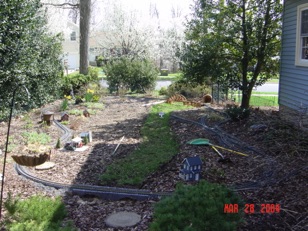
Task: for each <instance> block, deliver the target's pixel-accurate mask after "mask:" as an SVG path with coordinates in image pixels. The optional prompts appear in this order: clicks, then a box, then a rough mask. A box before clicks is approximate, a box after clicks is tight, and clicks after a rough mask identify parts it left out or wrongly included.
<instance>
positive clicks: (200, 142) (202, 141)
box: [187, 138, 248, 162]
mask: <svg viewBox="0 0 308 231" xmlns="http://www.w3.org/2000/svg"><path fill="white" fill-rule="evenodd" d="M187 143H188V144H192V145H204V146H210V147H211V148H212V149H213V150H214V151H215V152H216V153H217V154H218V155H219V156H220V157H221V159H220V160H219V161H222V162H227V161H230V159H229V158H225V157H224V156H223V155H222V154H221V153H220V152H219V151H218V150H217V149H222V150H225V151H228V152H231V153H234V154H238V155H241V156H248V155H247V154H244V153H242V152H237V151H234V150H232V149H228V148H224V147H221V146H218V145H214V144H212V143H210V140H209V139H204V138H198V139H193V140H190V141H188V142H187Z"/></svg>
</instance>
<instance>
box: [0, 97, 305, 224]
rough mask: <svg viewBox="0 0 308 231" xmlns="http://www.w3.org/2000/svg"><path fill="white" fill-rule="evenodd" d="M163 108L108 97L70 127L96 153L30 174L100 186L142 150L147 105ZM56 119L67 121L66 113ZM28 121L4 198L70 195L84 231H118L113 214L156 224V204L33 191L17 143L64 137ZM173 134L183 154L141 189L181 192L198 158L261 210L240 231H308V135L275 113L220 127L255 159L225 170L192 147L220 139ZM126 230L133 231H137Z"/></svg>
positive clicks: (35, 118)
mask: <svg viewBox="0 0 308 231" xmlns="http://www.w3.org/2000/svg"><path fill="white" fill-rule="evenodd" d="M156 101H158V100H157V99H150V98H148V99H145V98H124V97H121V98H120V97H114V96H107V97H105V98H104V99H103V104H104V108H96V109H95V108H93V109H92V110H93V111H92V112H93V113H92V114H91V116H90V117H87V118H85V117H82V116H78V115H70V123H69V124H67V125H65V126H67V127H72V126H73V127H72V128H74V129H75V130H74V134H75V135H78V134H79V133H80V132H83V131H92V132H93V142H91V143H89V144H87V146H88V147H89V148H88V149H87V150H85V151H83V152H73V151H64V150H57V151H55V152H54V153H53V154H52V156H51V161H53V162H55V164H56V165H55V167H54V168H52V169H49V170H45V171H38V170H35V169H34V168H29V171H30V172H31V173H32V174H33V175H36V176H38V177H41V178H44V179H48V180H51V181H55V182H59V183H67V184H69V183H74V184H92V185H97V184H100V181H99V176H100V175H101V174H103V173H104V171H105V169H106V167H107V166H108V165H109V164H111V163H112V162H113V161H114V160H116V159H121V158H125V157H126V156H127V155H129V154H130V153H132V152H133V151H134V150H136V149H137V148H138V147H139V144H140V143H141V142H142V139H141V136H140V128H141V126H142V124H143V122H144V121H145V119H146V117H147V115H148V112H149V106H144V105H145V104H148V103H153V102H156ZM60 103H61V102H56V103H54V104H53V105H48V106H47V107H46V108H48V109H50V110H54V111H56V110H58V108H59V105H60ZM71 109H75V110H80V111H82V110H84V109H85V106H72V108H71ZM217 109H219V110H220V108H217ZM76 114H78V113H76ZM173 115H175V116H178V117H182V118H186V119H189V120H194V121H200V118H202V117H204V116H207V119H206V120H205V122H206V124H207V125H209V126H210V127H214V126H215V125H217V123H218V122H221V121H223V120H224V118H223V116H222V115H221V114H220V113H217V112H213V111H211V110H208V109H204V108H202V109H187V110H185V111H180V112H174V113H173ZM57 116H59V117H60V113H59V114H58V115H57ZM157 116H159V115H157ZM29 118H31V121H32V122H33V123H30V121H29V119H24V117H23V118H15V119H14V120H13V121H12V129H11V135H12V136H13V137H14V139H15V143H16V147H13V148H14V149H13V150H12V152H11V153H9V155H8V157H9V158H8V164H7V172H6V175H5V182H6V184H5V195H4V198H6V197H7V192H9V191H10V192H11V193H12V194H13V196H17V195H20V196H21V197H22V198H27V197H29V196H30V195H33V194H45V195H49V196H55V195H63V196H64V202H65V204H66V206H67V208H68V211H69V217H68V218H69V219H72V220H73V221H74V223H75V225H76V226H77V227H78V228H80V230H114V229H112V228H108V227H107V226H106V224H105V223H104V219H106V217H107V216H108V215H110V214H111V213H113V212H119V211H129V212H136V213H138V214H139V215H141V222H140V223H139V224H138V226H137V227H136V229H135V230H147V227H148V225H149V223H150V222H151V220H152V215H153V204H154V201H145V202H140V201H132V200H123V201H113V202H112V201H104V200H101V199H97V198H80V197H79V196H74V195H71V194H64V192H63V191H61V190H55V189H52V188H47V187H43V186H41V185H37V184H34V183H32V182H29V181H27V180H25V179H24V178H22V177H20V176H18V175H17V174H16V172H15V171H14V168H13V163H14V162H13V160H12V159H11V158H10V156H11V155H12V154H13V153H14V152H21V151H22V148H23V147H18V145H17V144H18V139H21V137H20V136H19V134H20V133H21V132H23V131H26V130H31V131H38V129H41V130H39V131H42V132H44V131H46V132H47V133H48V134H49V135H50V137H51V140H53V141H54V143H56V140H57V139H58V138H59V136H60V135H61V134H60V133H59V131H58V130H57V129H54V128H55V126H51V127H49V128H47V127H46V126H42V125H41V124H39V123H38V122H39V121H40V112H39V111H37V112H33V113H30V114H29ZM27 124H28V125H27ZM256 124H264V125H266V129H264V130H262V131H254V130H252V129H251V126H252V125H256ZM26 125H27V126H26ZM6 126H7V124H6V123H2V124H1V127H0V136H1V147H4V142H5V136H6V129H7V127H6ZM170 126H171V130H172V132H173V134H175V137H176V140H177V141H178V143H179V145H180V147H179V148H180V151H179V153H178V154H177V155H176V156H175V157H174V158H172V159H171V160H170V162H168V163H166V164H164V165H162V166H161V168H160V169H159V170H158V171H156V172H154V173H153V174H152V175H150V176H149V177H148V178H147V179H146V180H145V181H144V182H143V185H142V187H141V188H142V189H150V190H152V191H172V190H174V188H175V186H176V184H177V183H178V182H181V181H182V180H181V179H180V178H179V176H178V175H179V168H180V165H181V163H182V161H183V159H184V158H185V157H188V156H194V155H199V156H200V157H201V159H202V161H203V172H202V178H203V179H206V180H208V181H209V182H216V183H222V184H227V185H229V186H230V187H238V189H241V190H239V191H238V192H239V194H240V195H241V196H242V198H243V199H244V201H245V203H247V204H253V205H254V206H255V213H252V214H244V223H243V225H242V227H241V228H240V230H291V229H293V230H304V225H305V223H306V224H307V218H306V217H307V208H306V198H307V197H308V195H307V190H306V181H307V177H306V171H307V170H306V169H304V167H305V163H307V146H308V144H307V142H306V140H307V137H308V136H307V134H305V133H303V132H299V131H297V130H294V129H296V128H294V127H292V126H291V125H287V124H286V123H285V122H283V121H281V120H280V119H279V117H278V116H276V115H272V113H271V110H267V111H263V110H254V111H253V113H252V115H251V117H250V119H249V120H245V121H241V122H237V123H231V122H228V123H224V124H221V125H220V129H221V131H226V133H227V134H231V135H233V136H234V137H237V138H238V139H239V140H241V141H245V143H246V144H247V146H249V147H250V148H247V146H245V145H244V144H243V145H244V146H241V147H237V146H236V145H235V146H234V147H232V146H231V148H233V149H234V150H237V151H240V152H244V153H246V154H248V155H249V157H245V156H241V155H237V154H232V153H229V152H225V151H223V152H222V153H223V155H224V156H225V157H229V158H230V160H231V162H227V163H223V162H220V161H218V160H219V156H218V155H217V154H216V153H215V152H214V151H213V149H211V148H210V147H209V146H193V145H189V144H187V142H188V141H189V140H192V139H196V138H207V139H209V140H210V141H211V143H214V144H217V145H222V144H221V143H220V139H219V137H218V136H217V135H215V134H213V133H211V132H209V130H206V129H204V128H202V127H200V126H196V125H192V124H190V123H188V122H183V121H180V120H177V119H175V118H174V117H171V119H170ZM296 135H297V138H296V137H295V136H296ZM119 143H120V145H119V147H118V148H117V149H116V147H117V145H118V144H119ZM115 150H116V152H114V151H115ZM254 150H256V151H254ZM297 150H298V151H297ZM3 152H4V150H3V149H2V153H3ZM2 156H3V155H2ZM2 162H3V161H2ZM129 187H132V186H129ZM245 187H246V188H245ZM252 187H255V188H252ZM262 204H279V205H280V207H281V209H280V212H279V213H263V214H262V213H261V210H260V209H261V206H262ZM222 209H223V208H222ZM241 209H242V210H244V209H245V208H241ZM121 230H132V228H127V229H125V228H124V229H121Z"/></svg>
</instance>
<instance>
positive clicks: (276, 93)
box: [252, 91, 278, 95]
mask: <svg viewBox="0 0 308 231" xmlns="http://www.w3.org/2000/svg"><path fill="white" fill-rule="evenodd" d="M252 95H278V92H267V91H264V92H260V91H253V92H252Z"/></svg>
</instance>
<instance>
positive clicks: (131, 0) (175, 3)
mask: <svg viewBox="0 0 308 231" xmlns="http://www.w3.org/2000/svg"><path fill="white" fill-rule="evenodd" d="M96 1H97V2H98V4H99V7H103V4H106V1H107V2H108V0H96ZM110 1H111V2H115V1H117V2H121V3H122V5H123V6H124V7H125V9H127V10H128V11H130V10H133V11H135V10H136V11H138V12H142V14H143V15H146V16H148V15H149V11H150V10H149V9H150V4H152V5H156V8H157V10H158V13H159V18H160V21H161V22H168V21H169V20H170V18H171V8H172V7H174V8H175V9H177V8H178V9H180V10H181V12H182V17H181V18H182V19H183V21H184V19H185V16H186V15H188V14H189V13H190V5H191V4H192V3H193V0H110ZM146 18H147V17H144V19H145V20H148V19H146Z"/></svg>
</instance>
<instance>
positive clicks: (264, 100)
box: [250, 96, 278, 107]
mask: <svg viewBox="0 0 308 231" xmlns="http://www.w3.org/2000/svg"><path fill="white" fill-rule="evenodd" d="M250 105H251V106H257V107H258V106H278V96H251V99H250Z"/></svg>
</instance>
